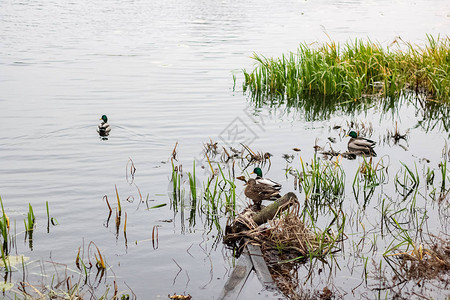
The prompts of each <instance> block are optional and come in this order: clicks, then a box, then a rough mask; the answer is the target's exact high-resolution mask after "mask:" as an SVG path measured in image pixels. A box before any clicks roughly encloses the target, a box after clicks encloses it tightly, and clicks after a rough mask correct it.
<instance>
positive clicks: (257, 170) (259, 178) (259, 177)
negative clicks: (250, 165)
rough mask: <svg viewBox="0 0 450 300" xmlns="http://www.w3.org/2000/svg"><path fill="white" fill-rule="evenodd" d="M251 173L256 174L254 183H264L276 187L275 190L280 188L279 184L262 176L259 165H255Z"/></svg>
mask: <svg viewBox="0 0 450 300" xmlns="http://www.w3.org/2000/svg"><path fill="white" fill-rule="evenodd" d="M252 173H253V174H256V178H255V180H256V183H259V184H265V185H268V186H271V187H272V188H274V189H276V190H281V184H279V183H277V182H275V181H273V180H272V179H269V178H263V174H262V170H261V168H259V167H256V168H255V169H254V170H253V172H252Z"/></svg>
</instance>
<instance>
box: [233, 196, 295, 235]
mask: <svg viewBox="0 0 450 300" xmlns="http://www.w3.org/2000/svg"><path fill="white" fill-rule="evenodd" d="M296 203H298V199H297V196H296V195H295V194H294V193H292V192H289V193H287V194H285V195H284V196H283V197H281V198H278V199H277V200H275V201H274V202H273V203H272V204H270V205H268V206H266V207H264V208H263V209H261V210H260V211H257V212H251V213H250V214H248V213H244V214H242V215H239V216H238V217H237V218H236V220H234V221H233V222H232V223H231V225H227V227H226V229H225V234H230V233H238V232H241V231H244V230H249V229H251V227H257V226H259V225H261V224H264V223H266V222H267V221H268V220H272V219H273V218H274V217H275V216H276V215H277V214H278V213H280V212H282V211H284V210H286V209H288V208H289V207H290V206H291V205H293V204H296ZM252 224H253V226H252ZM255 225H256V226H255Z"/></svg>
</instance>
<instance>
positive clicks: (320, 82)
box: [243, 36, 450, 103]
mask: <svg viewBox="0 0 450 300" xmlns="http://www.w3.org/2000/svg"><path fill="white" fill-rule="evenodd" d="M253 59H254V60H255V61H256V63H257V65H256V67H255V68H254V69H253V71H251V72H247V71H246V70H243V73H244V75H245V81H244V84H243V87H244V91H246V90H249V91H250V92H251V94H252V95H253V96H260V95H262V94H268V95H277V96H282V97H283V98H286V99H295V98H302V97H308V96H317V95H319V96H333V98H336V97H337V98H339V99H343V100H357V99H361V98H362V97H364V96H370V95H382V96H398V95H400V94H401V93H402V92H404V91H407V90H409V91H414V92H416V93H420V94H422V95H425V96H426V97H427V99H429V100H435V101H438V102H447V103H448V102H449V101H450V100H449V94H450V38H449V37H445V38H442V37H437V38H435V37H432V36H427V43H426V44H425V45H424V46H422V47H419V46H416V45H414V44H412V43H406V42H403V41H396V42H395V43H393V44H392V45H391V47H388V48H386V49H384V48H383V47H382V46H381V45H380V44H379V43H375V42H371V41H370V40H369V41H363V40H355V41H353V42H347V43H346V44H344V45H340V44H339V43H335V42H329V43H326V44H322V45H319V46H311V45H307V44H301V45H300V46H299V48H298V50H297V52H296V53H293V52H291V53H289V54H286V55H282V56H281V57H279V58H266V57H264V56H262V55H258V54H255V55H254V56H253Z"/></svg>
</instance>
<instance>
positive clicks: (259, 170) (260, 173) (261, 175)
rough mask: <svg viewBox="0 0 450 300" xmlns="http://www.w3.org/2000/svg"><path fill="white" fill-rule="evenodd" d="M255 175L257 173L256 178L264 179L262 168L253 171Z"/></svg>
mask: <svg viewBox="0 0 450 300" xmlns="http://www.w3.org/2000/svg"><path fill="white" fill-rule="evenodd" d="M253 173H255V174H256V176H258V177H261V178H262V177H263V174H262V170H261V168H259V167H256V168H255V169H254V170H253Z"/></svg>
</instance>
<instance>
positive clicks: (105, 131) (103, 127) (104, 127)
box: [97, 115, 111, 136]
mask: <svg viewBox="0 0 450 300" xmlns="http://www.w3.org/2000/svg"><path fill="white" fill-rule="evenodd" d="M100 120H102V122H101V123H100V124H98V128H97V132H98V134H99V135H100V136H108V135H109V132H110V131H111V126H109V124H108V117H107V116H106V115H103V116H102V117H101V118H100Z"/></svg>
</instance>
